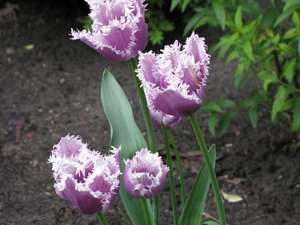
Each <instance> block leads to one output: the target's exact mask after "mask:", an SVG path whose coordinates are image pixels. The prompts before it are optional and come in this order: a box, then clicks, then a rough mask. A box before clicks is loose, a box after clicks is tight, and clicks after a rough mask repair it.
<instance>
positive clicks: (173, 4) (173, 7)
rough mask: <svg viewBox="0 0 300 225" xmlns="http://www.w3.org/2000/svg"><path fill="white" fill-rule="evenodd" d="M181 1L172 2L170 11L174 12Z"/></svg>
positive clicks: (173, 0) (174, 0)
mask: <svg viewBox="0 0 300 225" xmlns="http://www.w3.org/2000/svg"><path fill="white" fill-rule="evenodd" d="M180 1H181V0H172V3H171V8H170V11H171V12H172V11H173V10H174V9H175V7H176V6H177V5H178V4H179V2H180Z"/></svg>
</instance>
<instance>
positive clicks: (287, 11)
mask: <svg viewBox="0 0 300 225" xmlns="http://www.w3.org/2000/svg"><path fill="white" fill-rule="evenodd" d="M299 8H300V2H299V1H298V2H297V3H294V4H293V5H292V6H290V7H289V8H287V9H285V10H284V12H282V13H281V14H280V16H279V17H278V18H277V19H276V21H275V23H274V25H273V27H274V28H275V27H277V26H278V25H279V24H280V23H281V22H282V21H283V20H285V19H286V18H287V17H289V16H290V15H291V14H292V13H293V12H294V11H297V10H298V9H299Z"/></svg>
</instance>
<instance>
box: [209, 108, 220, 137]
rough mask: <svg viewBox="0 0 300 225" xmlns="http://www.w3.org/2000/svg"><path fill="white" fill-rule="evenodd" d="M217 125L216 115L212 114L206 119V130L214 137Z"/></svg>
mask: <svg viewBox="0 0 300 225" xmlns="http://www.w3.org/2000/svg"><path fill="white" fill-rule="evenodd" d="M217 123H218V113H217V112H212V114H211V115H210V117H209V118H208V129H209V131H210V132H211V133H212V135H213V136H216V126H217Z"/></svg>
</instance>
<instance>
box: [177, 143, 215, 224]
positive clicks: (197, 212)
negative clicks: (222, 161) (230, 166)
mask: <svg viewBox="0 0 300 225" xmlns="http://www.w3.org/2000/svg"><path fill="white" fill-rule="evenodd" d="M209 155H210V159H211V162H212V164H213V167H215V161H216V146H215V145H212V146H211V147H210V149H209ZM209 187H210V178H209V175H208V171H207V169H206V165H205V162H204V163H203V164H202V166H201V168H200V171H199V173H198V175H197V177H196V180H195V182H194V184H193V187H192V190H191V193H190V195H189V197H188V199H187V201H186V203H185V205H184V208H183V211H182V215H181V218H180V221H179V224H180V225H190V224H201V221H202V213H203V210H204V206H205V202H206V198H207V194H208V191H209Z"/></svg>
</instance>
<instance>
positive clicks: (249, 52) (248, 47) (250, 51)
mask: <svg viewBox="0 0 300 225" xmlns="http://www.w3.org/2000/svg"><path fill="white" fill-rule="evenodd" d="M243 51H244V52H245V54H246V55H247V56H248V58H249V59H250V60H251V61H255V58H254V56H253V47H252V44H251V42H250V40H248V39H246V40H244V43H243Z"/></svg>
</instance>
